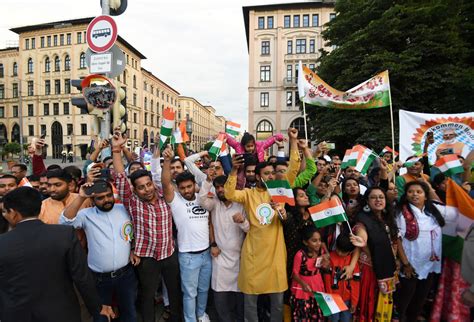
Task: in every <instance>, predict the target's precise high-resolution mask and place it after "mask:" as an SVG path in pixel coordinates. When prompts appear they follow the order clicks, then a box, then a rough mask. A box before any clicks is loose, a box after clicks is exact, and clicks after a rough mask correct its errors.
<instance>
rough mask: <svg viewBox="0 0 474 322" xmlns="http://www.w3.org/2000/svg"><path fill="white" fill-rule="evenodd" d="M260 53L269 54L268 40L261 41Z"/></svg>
mask: <svg viewBox="0 0 474 322" xmlns="http://www.w3.org/2000/svg"><path fill="white" fill-rule="evenodd" d="M262 55H270V41H267V40H265V41H262Z"/></svg>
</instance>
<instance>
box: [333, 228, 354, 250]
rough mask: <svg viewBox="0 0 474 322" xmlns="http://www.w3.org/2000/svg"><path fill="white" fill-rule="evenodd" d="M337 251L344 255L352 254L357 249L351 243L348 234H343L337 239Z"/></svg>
mask: <svg viewBox="0 0 474 322" xmlns="http://www.w3.org/2000/svg"><path fill="white" fill-rule="evenodd" d="M336 249H337V250H339V251H341V252H343V253H350V252H352V251H353V250H354V249H355V246H354V245H353V244H352V243H351V240H350V239H349V234H348V233H345V232H344V233H341V234H339V236H337V238H336Z"/></svg>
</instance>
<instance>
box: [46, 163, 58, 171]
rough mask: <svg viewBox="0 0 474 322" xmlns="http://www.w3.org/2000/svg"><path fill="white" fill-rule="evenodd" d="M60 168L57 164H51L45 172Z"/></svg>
mask: <svg viewBox="0 0 474 322" xmlns="http://www.w3.org/2000/svg"><path fill="white" fill-rule="evenodd" d="M60 169H61V166H60V165H59V164H51V165H49V166H48V167H47V168H46V172H48V171H53V170H60Z"/></svg>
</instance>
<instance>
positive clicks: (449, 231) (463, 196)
mask: <svg viewBox="0 0 474 322" xmlns="http://www.w3.org/2000/svg"><path fill="white" fill-rule="evenodd" d="M448 213H449V214H450V216H449V217H451V218H452V217H454V216H452V214H456V216H455V220H447V221H446V225H444V226H443V238H442V244H443V257H448V258H450V259H452V260H454V261H456V262H458V263H460V262H461V257H462V249H463V245H464V238H465V234H466V232H468V231H469V227H470V226H471V224H472V223H473V222H474V200H473V199H472V198H471V196H469V194H468V193H467V192H466V191H465V190H464V189H463V188H461V187H460V186H459V185H458V184H456V182H455V181H454V180H452V179H451V178H448V179H447V181H446V214H448Z"/></svg>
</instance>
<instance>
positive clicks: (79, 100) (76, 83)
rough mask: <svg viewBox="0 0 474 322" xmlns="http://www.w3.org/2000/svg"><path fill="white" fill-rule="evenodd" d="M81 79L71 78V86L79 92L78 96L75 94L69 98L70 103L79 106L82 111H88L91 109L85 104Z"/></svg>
mask: <svg viewBox="0 0 474 322" xmlns="http://www.w3.org/2000/svg"><path fill="white" fill-rule="evenodd" d="M81 83H82V79H71V86H72V87H75V88H76V89H77V90H78V91H79V92H81V95H80V96H75V97H72V98H71V104H72V105H74V106H77V107H79V108H80V110H81V112H82V113H89V112H91V110H92V109H90V107H88V106H87V102H86V100H85V99H84V96H82V85H81Z"/></svg>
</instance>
